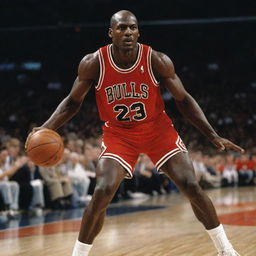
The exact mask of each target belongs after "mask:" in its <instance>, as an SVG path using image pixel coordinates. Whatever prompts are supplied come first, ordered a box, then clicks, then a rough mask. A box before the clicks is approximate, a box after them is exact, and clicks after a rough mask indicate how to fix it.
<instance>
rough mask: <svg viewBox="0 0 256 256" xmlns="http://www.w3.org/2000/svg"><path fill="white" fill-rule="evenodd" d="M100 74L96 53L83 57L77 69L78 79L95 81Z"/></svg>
mask: <svg viewBox="0 0 256 256" xmlns="http://www.w3.org/2000/svg"><path fill="white" fill-rule="evenodd" d="M99 72H100V63H99V55H98V51H96V52H94V53H89V54H87V55H85V56H84V57H83V59H82V60H81V62H80V64H79V67H78V76H79V78H80V79H86V80H88V79H90V80H97V79H98V76H99Z"/></svg>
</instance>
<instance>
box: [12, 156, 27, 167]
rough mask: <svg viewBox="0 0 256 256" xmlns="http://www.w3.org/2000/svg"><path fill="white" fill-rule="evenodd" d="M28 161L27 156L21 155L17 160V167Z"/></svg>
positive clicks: (15, 163) (15, 164)
mask: <svg viewBox="0 0 256 256" xmlns="http://www.w3.org/2000/svg"><path fill="white" fill-rule="evenodd" d="M27 162H28V158H27V157H26V156H22V157H19V158H18V159H17V160H16V161H15V162H14V166H15V169H20V168H21V167H22V166H23V165H24V164H26V163H27Z"/></svg>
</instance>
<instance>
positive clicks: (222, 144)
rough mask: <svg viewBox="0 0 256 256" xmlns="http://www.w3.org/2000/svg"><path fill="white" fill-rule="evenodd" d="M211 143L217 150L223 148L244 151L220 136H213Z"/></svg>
mask: <svg viewBox="0 0 256 256" xmlns="http://www.w3.org/2000/svg"><path fill="white" fill-rule="evenodd" d="M211 142H212V143H213V145H214V146H215V147H216V148H217V149H218V151H224V150H225V149H232V150H235V151H238V152H241V153H244V149H243V148H241V147H239V146H238V145H236V144H234V143H233V142H231V141H230V140H227V139H225V138H222V137H215V138H214V139H213V140H211Z"/></svg>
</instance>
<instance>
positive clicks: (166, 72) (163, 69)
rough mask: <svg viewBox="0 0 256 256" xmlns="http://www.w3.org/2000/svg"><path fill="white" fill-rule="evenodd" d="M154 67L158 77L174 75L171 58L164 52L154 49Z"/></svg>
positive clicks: (152, 60)
mask: <svg viewBox="0 0 256 256" xmlns="http://www.w3.org/2000/svg"><path fill="white" fill-rule="evenodd" d="M151 62H152V69H153V72H154V75H155V77H156V78H157V79H159V80H161V79H163V78H168V77H174V76H175V70H174V65H173V63H172V61H171V59H170V58H169V57H168V56H167V55H166V54H164V53H162V52H158V51H155V50H152V57H151Z"/></svg>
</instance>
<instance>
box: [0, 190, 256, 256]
mask: <svg viewBox="0 0 256 256" xmlns="http://www.w3.org/2000/svg"><path fill="white" fill-rule="evenodd" d="M207 193H208V194H209V196H210V197H211V198H212V200H213V201H214V204H215V206H216V208H217V212H218V215H219V217H220V219H221V221H222V223H223V224H225V225H224V226H225V229H226V232H227V234H228V237H229V238H230V240H231V241H232V243H233V244H234V246H235V248H236V249H237V251H239V253H240V255H241V256H255V255H256V187H244V188H225V189H214V190H207ZM82 212H83V209H75V210H66V211H56V212H51V213H45V214H44V215H43V216H41V217H28V216H22V217H20V218H18V219H16V220H12V221H9V222H7V223H6V222H2V223H0V229H1V230H0V255H1V256H32V255H33V256H71V252H72V248H73V245H74V242H75V240H76V238H77V235H78V230H79V225H80V220H81V215H82ZM90 255H92V256H214V255H215V256H216V252H215V249H214V247H213V244H212V242H211V241H210V239H209V237H208V236H207V234H206V233H205V231H204V229H203V227H202V225H201V224H200V223H199V222H198V221H197V220H196V219H195V217H194V215H193V213H192V210H191V208H190V205H189V203H188V201H187V200H186V199H185V198H184V197H183V196H182V195H180V194H176V193H174V194H170V195H162V196H155V197H151V198H148V199H143V200H142V199H140V200H128V201H124V202H121V203H115V204H112V205H111V206H110V207H109V209H108V217H107V218H106V221H105V225H104V228H103V230H102V232H101V233H100V235H99V236H98V237H97V239H96V240H95V243H94V247H93V249H92V251H91V254H90Z"/></svg>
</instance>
